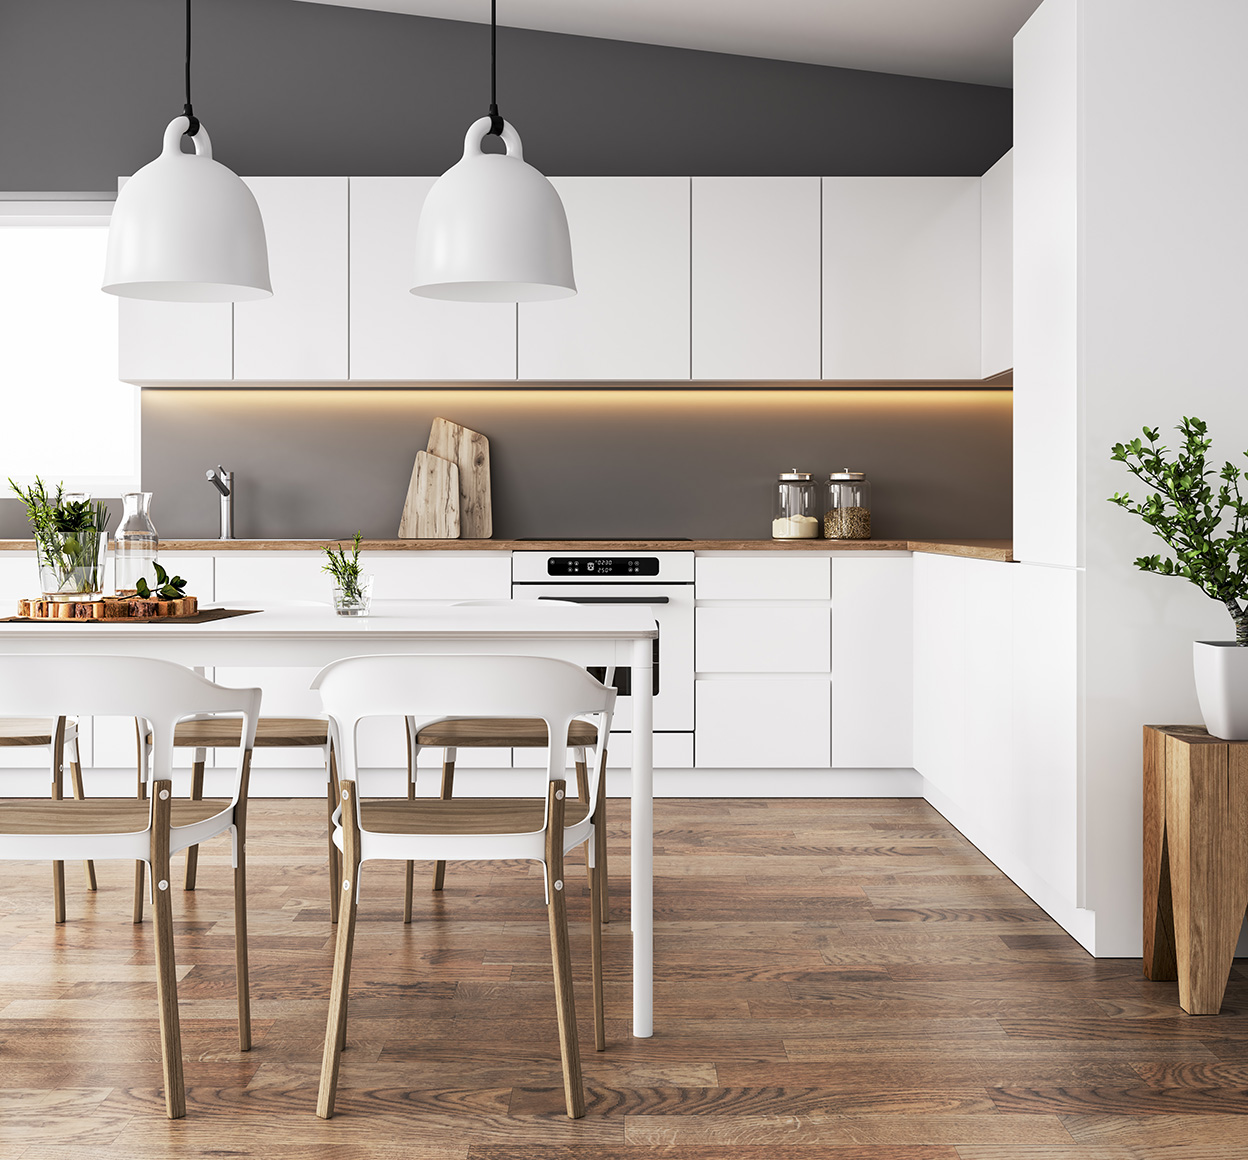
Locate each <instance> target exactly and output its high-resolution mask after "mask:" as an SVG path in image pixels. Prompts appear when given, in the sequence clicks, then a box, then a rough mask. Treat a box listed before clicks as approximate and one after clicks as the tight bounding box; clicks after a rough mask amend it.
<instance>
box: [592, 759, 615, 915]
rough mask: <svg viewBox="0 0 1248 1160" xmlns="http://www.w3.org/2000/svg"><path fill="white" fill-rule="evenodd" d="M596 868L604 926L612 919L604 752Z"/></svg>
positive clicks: (596, 824) (597, 813)
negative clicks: (608, 871)
mask: <svg viewBox="0 0 1248 1160" xmlns="http://www.w3.org/2000/svg"><path fill="white" fill-rule="evenodd" d="M592 841H593V843H594V870H595V872H596V873H597V875H598V902H599V906H598V918H599V920H600V921H601V922H602V924H603V926H606V925H607V923H609V922H610V921H611V887H610V879H609V878H608V877H607V754H606V750H603V754H602V774H601V776H600V777H599V778H598V801H597V804H596V805H595V806H594V836H593V839H592Z"/></svg>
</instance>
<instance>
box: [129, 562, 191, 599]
mask: <svg viewBox="0 0 1248 1160" xmlns="http://www.w3.org/2000/svg"><path fill="white" fill-rule="evenodd" d="M152 567H153V568H155V569H156V587H155V588H154V589H153V588H152V587H151V586H150V585H149V584H148V582H147V580H146V579H145V578H144V577H142V576H140V577H139V579H138V580H137V581H136V583H135V592H136V594H137V595H138V596H139V597H140V598H141V599H143V600H181V599H182V598H183V597H184V596H185V595H186V581H185V580H183V579H182V577H181V576H170V575H169V573H168V572H166V571H165V570H164V569H163V568H162V567H161V566H160V565H159V564H157V563H153V564H152Z"/></svg>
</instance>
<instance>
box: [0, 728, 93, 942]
mask: <svg viewBox="0 0 1248 1160" xmlns="http://www.w3.org/2000/svg"><path fill="white" fill-rule="evenodd" d="M27 747H29V748H39V749H47V750H48V753H49V756H50V758H51V760H50V762H49V764H50V765H51V767H52V800H53V801H60V800H61V799H62V798H63V797H64V796H65V765H66V763H67V762H68V764H69V769H70V777H71V785H72V788H73V794H74V797H75V798H81V797H82V796H83V790H82V761H81V760H80V758H79V756H78V718H77V717H55V718H53V717H46V718H45V717H36V718H17V719H14V718H9V717H5V718H0V749H9V748H27ZM82 865H83V868H84V870H85V871H86V875H87V889H88V890H94V889H95V865H94V863H93V862H91V860H90V859H88V860H87V861H85V862H84V863H83V864H82ZM52 911H53V915H54V916H55V919H56V921H57V922H64V921H65V863H64V862H53V863H52Z"/></svg>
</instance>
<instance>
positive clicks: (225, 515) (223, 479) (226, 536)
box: [204, 463, 234, 540]
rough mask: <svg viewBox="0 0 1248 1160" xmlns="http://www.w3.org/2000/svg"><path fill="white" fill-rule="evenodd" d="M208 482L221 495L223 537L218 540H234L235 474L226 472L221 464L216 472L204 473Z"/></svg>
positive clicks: (211, 470)
mask: <svg viewBox="0 0 1248 1160" xmlns="http://www.w3.org/2000/svg"><path fill="white" fill-rule="evenodd" d="M204 474H205V475H206V476H207V477H208V482H209V483H211V484H212V486H213V487H215V488H216V489H217V490H218V491H219V492H220V493H221V535H220V536H218V537H217V538H218V539H221V540H232V539H233V538H234V473H233V472H232V471H226V470H225V468H224V467H222V466H221V465H220V464H219V463H218V464H217V468H216V470H215V471H214V470H213V469H212V468H211V467H210V468H209V469H208V470H207V471H206V472H205V473H204Z"/></svg>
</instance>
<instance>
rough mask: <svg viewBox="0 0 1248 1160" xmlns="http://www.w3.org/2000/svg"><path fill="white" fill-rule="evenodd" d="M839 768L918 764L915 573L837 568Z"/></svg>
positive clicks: (888, 566) (899, 565)
mask: <svg viewBox="0 0 1248 1160" xmlns="http://www.w3.org/2000/svg"><path fill="white" fill-rule="evenodd" d="M832 639H833V641H834V642H835V646H834V647H833V649H832V764H833V766H834V767H837V768H842V769H844V768H851V769H906V768H909V767H910V766H912V765H913V764H914V750H913V744H912V739H913V731H914V730H913V726H914V722H913V716H914V565H913V561H912V560H910V559H878V560H861V559H859V560H833V561H832Z"/></svg>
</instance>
